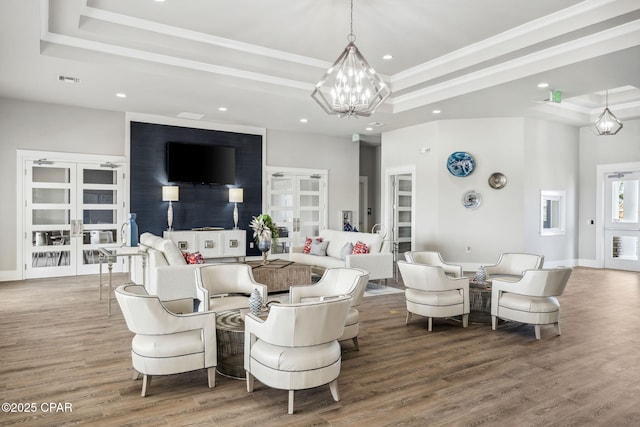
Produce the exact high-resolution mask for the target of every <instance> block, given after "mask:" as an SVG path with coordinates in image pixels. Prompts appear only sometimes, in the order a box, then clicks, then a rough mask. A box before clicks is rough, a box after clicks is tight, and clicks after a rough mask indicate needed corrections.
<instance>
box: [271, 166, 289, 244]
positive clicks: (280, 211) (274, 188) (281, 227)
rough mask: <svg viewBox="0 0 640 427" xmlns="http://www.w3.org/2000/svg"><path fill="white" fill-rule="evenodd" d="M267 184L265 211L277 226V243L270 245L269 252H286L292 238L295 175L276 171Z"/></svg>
mask: <svg viewBox="0 0 640 427" xmlns="http://www.w3.org/2000/svg"><path fill="white" fill-rule="evenodd" d="M268 185H269V187H268V188H269V194H268V196H267V197H268V201H267V211H268V212H269V214H270V215H271V218H272V219H273V222H274V223H275V224H276V225H277V226H278V244H277V245H276V246H272V247H271V253H273V254H281V253H286V252H288V250H289V249H288V248H289V246H290V245H291V240H292V239H293V238H294V229H295V227H294V225H295V224H294V209H295V206H294V197H295V185H296V183H295V177H292V176H285V175H283V174H278V173H276V174H273V175H272V176H271V177H270V178H269V179H268Z"/></svg>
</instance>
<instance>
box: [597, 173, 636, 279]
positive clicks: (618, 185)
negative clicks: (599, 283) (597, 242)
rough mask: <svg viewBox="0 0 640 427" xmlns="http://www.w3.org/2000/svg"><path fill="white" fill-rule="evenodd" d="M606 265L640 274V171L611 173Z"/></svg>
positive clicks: (606, 193)
mask: <svg viewBox="0 0 640 427" xmlns="http://www.w3.org/2000/svg"><path fill="white" fill-rule="evenodd" d="M604 201H605V204H604V212H605V217H604V241H605V252H604V266H605V268H613V269H619V270H632V271H640V262H639V261H640V251H639V243H640V211H639V204H640V172H638V171H635V172H613V173H607V175H606V178H605V186H604Z"/></svg>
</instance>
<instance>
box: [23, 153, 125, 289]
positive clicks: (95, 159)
mask: <svg viewBox="0 0 640 427" xmlns="http://www.w3.org/2000/svg"><path fill="white" fill-rule="evenodd" d="M38 160H43V161H50V162H67V163H69V162H72V163H95V164H102V163H116V164H121V165H123V167H124V173H125V176H126V179H127V180H128V179H129V167H130V166H129V159H128V158H127V157H126V156H115V155H108V154H85V153H65V152H56V151H39V150H16V195H17V197H16V240H15V247H16V276H17V277H18V278H19V279H18V280H24V278H25V267H24V266H25V262H26V260H25V258H24V257H25V248H24V242H25V237H24V232H25V231H24V227H25V224H24V208H25V203H26V199H25V196H24V192H23V189H24V184H25V174H24V164H25V162H26V161H38ZM123 187H124V188H123V192H124V194H123V200H124V206H123V215H124V217H125V218H126V217H127V216H128V214H129V206H130V204H129V191H130V189H129V185H126V184H125V185H124V186H123Z"/></svg>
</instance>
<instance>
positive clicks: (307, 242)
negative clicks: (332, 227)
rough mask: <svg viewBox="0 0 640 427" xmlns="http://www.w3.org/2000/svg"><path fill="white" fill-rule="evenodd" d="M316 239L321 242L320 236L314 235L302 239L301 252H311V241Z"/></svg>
mask: <svg viewBox="0 0 640 427" xmlns="http://www.w3.org/2000/svg"><path fill="white" fill-rule="evenodd" d="M316 240H317V241H319V242H322V237H316V238H314V239H312V238H311V237H307V238H306V239H305V241H304V248H303V249H302V253H305V254H308V253H311V243H312V242H313V241H316Z"/></svg>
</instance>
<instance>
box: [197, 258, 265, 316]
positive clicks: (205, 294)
mask: <svg viewBox="0 0 640 427" xmlns="http://www.w3.org/2000/svg"><path fill="white" fill-rule="evenodd" d="M254 289H257V290H258V292H260V296H261V297H262V304H263V305H264V304H266V302H267V285H263V284H262V283H258V282H256V281H255V279H254V278H253V273H252V272H251V266H249V265H247V264H229V263H225V264H212V265H203V266H200V267H199V268H198V269H197V270H196V296H197V298H198V299H199V300H200V304H199V306H198V311H216V312H220V311H224V310H233V309H239V308H247V307H249V296H250V295H251V292H253V290H254Z"/></svg>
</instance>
